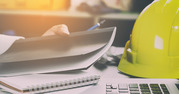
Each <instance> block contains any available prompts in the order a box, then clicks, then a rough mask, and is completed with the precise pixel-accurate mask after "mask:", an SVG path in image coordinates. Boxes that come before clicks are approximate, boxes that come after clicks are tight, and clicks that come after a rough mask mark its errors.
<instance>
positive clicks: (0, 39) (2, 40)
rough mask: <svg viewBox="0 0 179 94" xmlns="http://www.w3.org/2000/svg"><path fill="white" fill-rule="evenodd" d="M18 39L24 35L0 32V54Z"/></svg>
mask: <svg viewBox="0 0 179 94" xmlns="http://www.w3.org/2000/svg"><path fill="white" fill-rule="evenodd" d="M18 39H24V37H20V36H8V35H2V34H0V55H1V54H3V53H4V52H6V51H7V50H8V49H9V48H10V47H11V45H12V44H13V43H14V42H15V41H16V40H18Z"/></svg>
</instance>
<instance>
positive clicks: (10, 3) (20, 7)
mask: <svg viewBox="0 0 179 94" xmlns="http://www.w3.org/2000/svg"><path fill="white" fill-rule="evenodd" d="M152 1H153V0H0V34H7V35H17V36H24V37H26V38H28V37H37V36H41V35H42V34H43V33H44V32H45V31H46V30H48V29H49V28H50V27H52V26H54V25H57V24H66V25H67V26H68V27H69V30H70V32H77V31H84V30H87V29H89V28H90V27H92V26H93V25H95V24H96V23H98V22H99V21H101V20H106V21H105V23H104V24H102V25H101V27H100V28H106V27H112V26H116V27H117V34H116V38H115V40H114V43H113V46H120V47H123V46H124V45H125V43H126V41H127V40H128V39H129V36H130V34H131V31H132V28H133V25H134V23H135V20H136V19H137V17H138V15H139V14H140V12H141V11H142V10H143V9H144V8H145V7H146V6H147V5H149V4H150V3H151V2H152Z"/></svg>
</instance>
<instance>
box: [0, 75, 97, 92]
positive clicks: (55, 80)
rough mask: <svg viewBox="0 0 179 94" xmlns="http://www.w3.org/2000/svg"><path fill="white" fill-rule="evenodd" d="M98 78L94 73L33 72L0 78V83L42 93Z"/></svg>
mask: <svg viewBox="0 0 179 94" xmlns="http://www.w3.org/2000/svg"><path fill="white" fill-rule="evenodd" d="M99 79H100V76H99V75H94V74H80V75H79V74H78V75H77V74H74V75H71V74H70V75H68V74H65V75H64V74H62V75H61V74H60V75H53V74H34V75H26V76H14V77H4V78H0V84H1V85H2V86H5V87H7V88H9V89H12V90H14V91H17V92H20V93H30V92H31V93H32V92H35V93H42V92H53V91H59V90H65V89H71V88H77V87H83V86H87V85H95V84H97V82H98V80H99Z"/></svg>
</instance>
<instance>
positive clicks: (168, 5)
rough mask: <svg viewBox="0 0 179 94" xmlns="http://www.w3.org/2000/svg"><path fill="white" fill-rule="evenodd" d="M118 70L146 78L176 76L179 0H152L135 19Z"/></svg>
mask: <svg viewBox="0 0 179 94" xmlns="http://www.w3.org/2000/svg"><path fill="white" fill-rule="evenodd" d="M118 70H119V71H122V72H124V73H127V74H130V75H133V76H138V77H147V78H179V0H154V1H153V2H152V3H151V4H150V5H148V6H147V7H146V8H145V9H144V10H143V11H142V12H141V14H140V15H139V17H138V18H137V20H136V22H135V24H134V27H133V31H132V35H131V36H130V40H129V41H128V42H127V43H126V46H125V51H124V54H123V56H122V58H121V60H120V62H119V65H118Z"/></svg>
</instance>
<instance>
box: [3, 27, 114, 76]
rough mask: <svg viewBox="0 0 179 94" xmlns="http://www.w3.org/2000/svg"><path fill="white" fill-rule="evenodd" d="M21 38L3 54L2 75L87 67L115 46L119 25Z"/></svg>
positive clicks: (83, 68)
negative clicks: (63, 34) (63, 35)
mask: <svg viewBox="0 0 179 94" xmlns="http://www.w3.org/2000/svg"><path fill="white" fill-rule="evenodd" d="M92 31H93V32H86V31H84V32H75V33H71V34H70V35H69V36H68V37H63V38H62V37H59V36H47V37H36V38H27V39H22V40H17V41H16V42H15V43H14V44H13V45H12V46H11V47H10V49H8V51H6V52H5V53H4V54H2V55H0V76H14V75H22V74H32V73H49V72H60V71H70V70H85V69H88V68H89V67H90V66H91V65H93V64H94V63H95V61H97V60H98V59H99V58H100V57H101V56H102V55H103V54H104V53H105V52H106V51H107V50H108V49H109V48H110V47H111V45H112V43H113V40H114V38H115V34H116V28H115V27H110V28H103V29H98V30H92Z"/></svg>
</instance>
